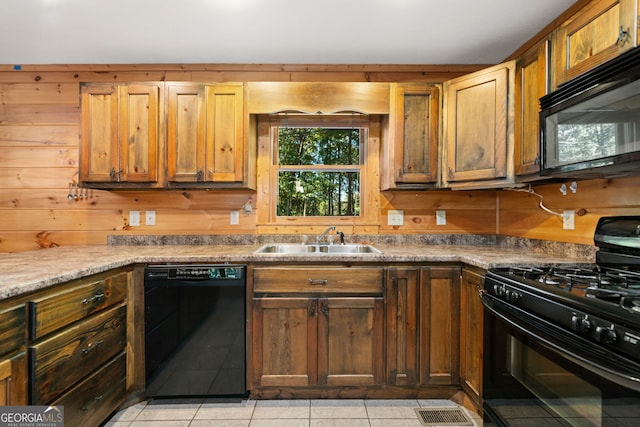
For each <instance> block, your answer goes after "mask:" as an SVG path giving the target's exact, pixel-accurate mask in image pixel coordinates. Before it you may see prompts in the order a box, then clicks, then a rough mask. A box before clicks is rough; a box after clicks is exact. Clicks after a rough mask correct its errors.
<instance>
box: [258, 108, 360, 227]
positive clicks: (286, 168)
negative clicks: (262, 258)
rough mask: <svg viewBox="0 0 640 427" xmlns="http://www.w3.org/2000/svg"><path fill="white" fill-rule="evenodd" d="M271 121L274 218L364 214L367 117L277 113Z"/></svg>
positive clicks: (316, 217) (344, 216)
mask: <svg viewBox="0 0 640 427" xmlns="http://www.w3.org/2000/svg"><path fill="white" fill-rule="evenodd" d="M269 124H270V125H269V126H270V132H269V133H270V146H271V156H270V158H271V160H270V164H269V168H270V183H271V184H270V186H269V191H270V192H272V194H271V195H270V208H271V209H270V210H271V215H270V216H271V219H272V221H275V222H280V221H281V220H284V221H290V220H295V219H301V220H303V219H304V218H308V219H313V220H314V221H315V220H316V219H319V218H333V219H334V220H337V219H338V218H342V219H343V220H344V219H347V218H351V219H353V220H354V221H356V222H357V221H358V220H359V219H361V218H363V217H364V214H365V212H364V210H365V207H364V203H363V202H362V200H363V194H365V193H364V189H365V186H366V184H365V183H366V168H365V161H366V158H367V155H366V153H367V145H368V144H367V141H368V138H369V137H370V136H369V116H367V115H363V114H351V113H345V114H335V115H290V114H279V115H274V116H271V117H270V118H269ZM302 222H305V221H304V220H303V221H302ZM298 223H300V221H299V222H298Z"/></svg>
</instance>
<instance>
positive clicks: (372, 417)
mask: <svg viewBox="0 0 640 427" xmlns="http://www.w3.org/2000/svg"><path fill="white" fill-rule="evenodd" d="M450 406H457V405H456V404H455V403H454V402H452V401H450V400H441V399H434V400H423V399H418V400H416V399H393V400H386V399H385V400H363V399H344V400H331V399H327V400H315V399H312V400H257V401H256V400H243V401H242V402H230V403H225V402H223V401H221V400H214V399H175V400H152V401H147V402H141V403H138V404H136V405H134V406H131V407H129V408H126V409H123V410H122V411H120V412H118V413H117V414H115V415H114V416H113V417H112V418H111V420H109V422H107V424H106V426H108V427H149V426H153V427H156V426H157V427H205V426H216V427H271V426H277V427H343V426H344V427H420V426H422V424H421V423H420V421H419V420H418V417H417V415H416V412H415V409H416V408H421V407H424V408H426V407H450ZM464 411H465V412H466V413H467V415H468V416H469V418H470V419H471V420H472V421H473V424H474V426H475V427H480V426H482V420H480V418H479V416H478V414H476V413H473V412H471V411H469V410H467V409H464Z"/></svg>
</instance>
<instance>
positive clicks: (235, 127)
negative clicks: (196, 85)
mask: <svg viewBox="0 0 640 427" xmlns="http://www.w3.org/2000/svg"><path fill="white" fill-rule="evenodd" d="M242 92H243V91H242V86H209V87H207V133H206V146H207V149H206V171H205V179H206V180H207V181H214V182H241V181H242V180H243V177H244V173H243V168H244V156H245V152H244V131H243V129H244V122H243V117H244V116H243V111H244V108H243V96H242Z"/></svg>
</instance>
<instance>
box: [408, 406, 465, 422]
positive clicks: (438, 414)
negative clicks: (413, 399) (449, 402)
mask: <svg viewBox="0 0 640 427" xmlns="http://www.w3.org/2000/svg"><path fill="white" fill-rule="evenodd" d="M416 414H418V419H419V420H420V422H421V423H422V425H423V426H433V425H438V426H472V425H473V422H472V421H471V420H470V419H469V417H468V416H467V414H465V413H464V411H463V410H462V409H460V408H420V409H416Z"/></svg>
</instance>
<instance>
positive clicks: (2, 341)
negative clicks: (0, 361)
mask: <svg viewBox="0 0 640 427" xmlns="http://www.w3.org/2000/svg"><path fill="white" fill-rule="evenodd" d="M25 320H26V310H25V306H24V305H18V306H15V307H10V308H7V309H4V310H0V355H3V354H7V353H10V352H13V351H16V350H19V349H20V348H21V347H22V346H23V345H24V343H25V339H26V333H27V331H26V328H25Z"/></svg>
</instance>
